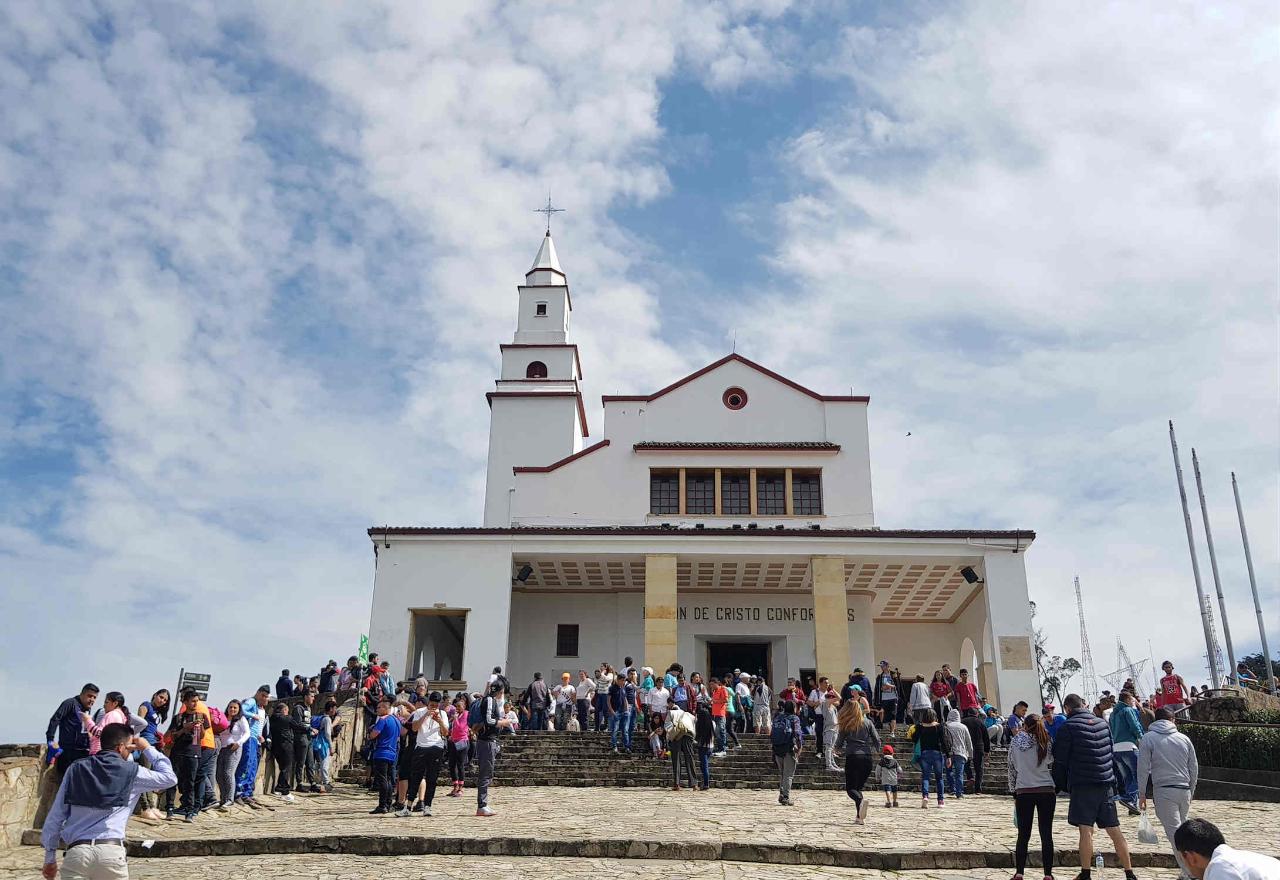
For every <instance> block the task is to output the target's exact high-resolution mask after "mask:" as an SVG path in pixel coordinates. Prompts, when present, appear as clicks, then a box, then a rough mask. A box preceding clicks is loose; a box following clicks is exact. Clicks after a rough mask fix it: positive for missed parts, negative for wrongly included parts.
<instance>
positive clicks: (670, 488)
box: [649, 471, 680, 513]
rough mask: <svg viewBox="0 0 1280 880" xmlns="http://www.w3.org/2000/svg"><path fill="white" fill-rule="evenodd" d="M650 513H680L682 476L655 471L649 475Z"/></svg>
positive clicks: (675, 473) (670, 472)
mask: <svg viewBox="0 0 1280 880" xmlns="http://www.w3.org/2000/svg"><path fill="white" fill-rule="evenodd" d="M649 511H650V512H651V513H679V512H680V474H678V473H677V472H675V471H655V472H653V473H652V474H650V475H649Z"/></svg>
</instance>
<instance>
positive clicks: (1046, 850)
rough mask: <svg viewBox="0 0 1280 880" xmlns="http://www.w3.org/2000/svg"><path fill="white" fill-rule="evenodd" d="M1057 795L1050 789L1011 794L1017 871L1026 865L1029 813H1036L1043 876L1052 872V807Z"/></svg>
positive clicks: (1056, 800)
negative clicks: (1016, 821)
mask: <svg viewBox="0 0 1280 880" xmlns="http://www.w3.org/2000/svg"><path fill="white" fill-rule="evenodd" d="M1057 803H1058V795H1057V794H1055V793H1054V792H1052V791H1020V792H1018V793H1017V794H1015V795H1014V796H1013V811H1014V814H1015V815H1016V816H1017V818H1018V846H1017V849H1016V850H1015V852H1014V857H1015V859H1016V861H1017V873H1019V874H1021V873H1022V872H1023V870H1024V869H1025V868H1026V867H1027V844H1028V843H1029V842H1030V841H1031V814H1032V813H1033V812H1034V813H1038V814H1039V815H1038V817H1037V819H1038V824H1039V826H1040V859H1041V864H1042V865H1043V867H1044V876H1046V877H1048V876H1049V875H1050V874H1052V873H1053V808H1054V807H1055V806H1056V805H1057Z"/></svg>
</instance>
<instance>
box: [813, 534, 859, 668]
mask: <svg viewBox="0 0 1280 880" xmlns="http://www.w3.org/2000/svg"><path fill="white" fill-rule="evenodd" d="M809 568H810V570H811V571H812V573H813V643H814V648H815V651H814V653H815V654H817V661H818V675H825V676H827V677H828V678H830V679H831V680H832V681H833V682H834V681H841V682H842V681H844V680H845V679H846V678H847V677H848V675H849V671H850V670H851V669H853V666H852V665H851V664H850V663H849V615H848V610H849V606H848V603H847V601H846V600H845V592H844V557H843V556H813V557H810V559H809Z"/></svg>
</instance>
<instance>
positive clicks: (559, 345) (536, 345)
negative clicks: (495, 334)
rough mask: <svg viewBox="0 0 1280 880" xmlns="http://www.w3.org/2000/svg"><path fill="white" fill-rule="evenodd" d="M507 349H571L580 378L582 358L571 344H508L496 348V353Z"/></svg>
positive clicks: (576, 347)
mask: <svg viewBox="0 0 1280 880" xmlns="http://www.w3.org/2000/svg"><path fill="white" fill-rule="evenodd" d="M508 348H572V349H573V362H574V363H575V364H577V365H578V378H579V379H581V378H582V358H580V357H579V356H578V346H577V344H576V343H573V342H547V343H543V344H541V345H539V344H538V343H535V342H508V343H505V344H503V345H499V346H498V351H503V350H504V349H508Z"/></svg>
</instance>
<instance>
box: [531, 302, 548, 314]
mask: <svg viewBox="0 0 1280 880" xmlns="http://www.w3.org/2000/svg"><path fill="white" fill-rule="evenodd" d="M533 313H534V315H536V316H537V317H539V318H545V317H546V316H547V304H546V303H538V304H537V305H536V306H534V307H533Z"/></svg>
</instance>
